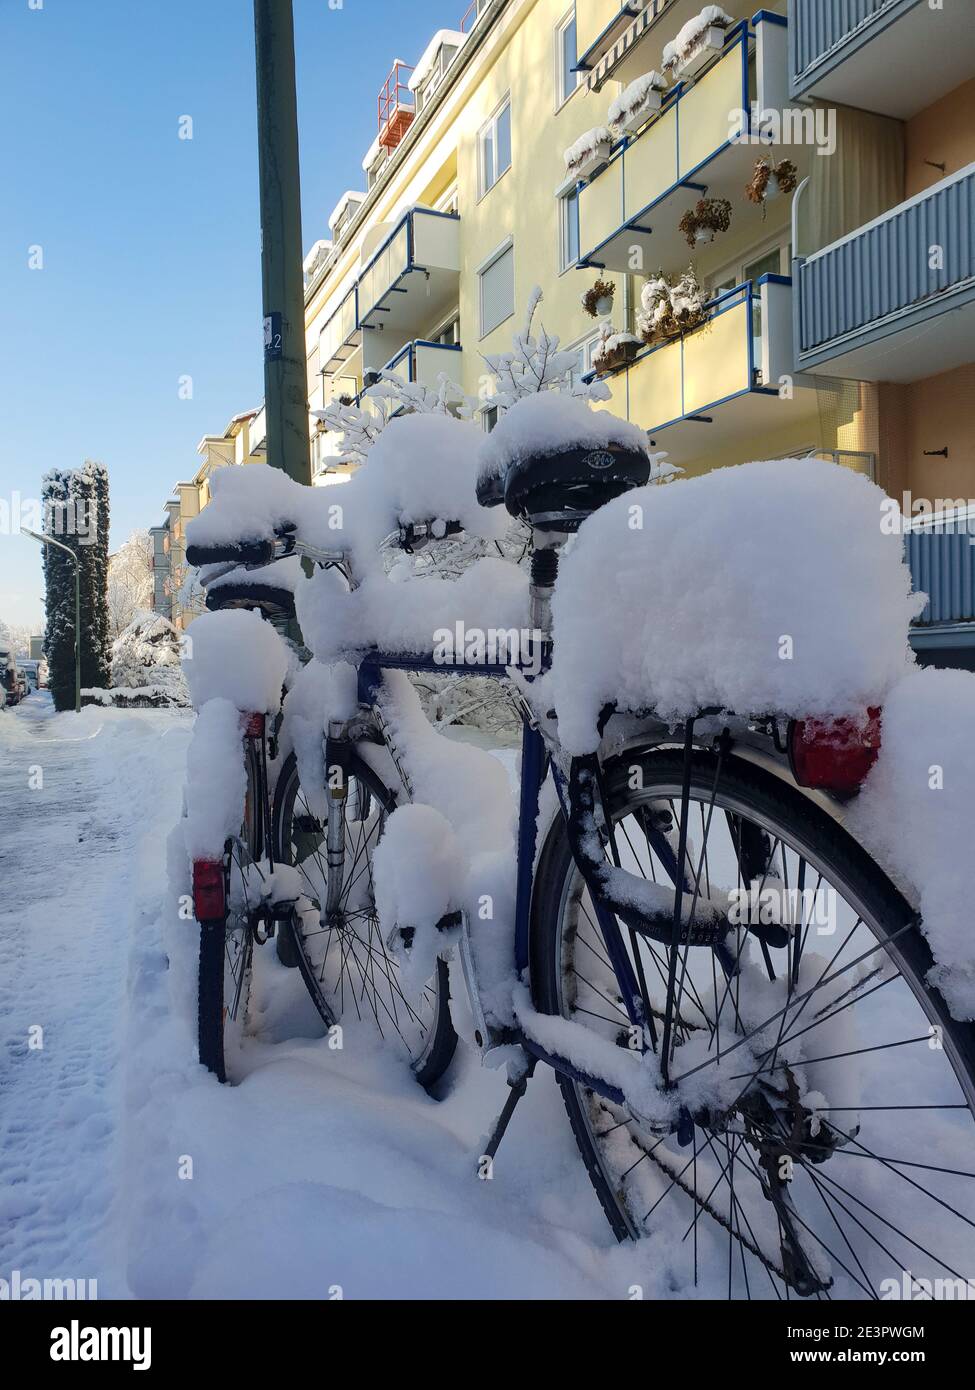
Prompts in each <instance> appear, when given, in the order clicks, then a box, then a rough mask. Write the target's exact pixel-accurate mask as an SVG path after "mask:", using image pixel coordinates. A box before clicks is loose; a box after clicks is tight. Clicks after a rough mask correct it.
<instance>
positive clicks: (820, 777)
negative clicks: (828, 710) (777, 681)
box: [789, 706, 880, 792]
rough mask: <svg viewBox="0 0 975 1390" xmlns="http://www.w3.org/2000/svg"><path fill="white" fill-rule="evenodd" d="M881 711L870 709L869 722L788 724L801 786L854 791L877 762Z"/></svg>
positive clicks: (794, 767) (792, 760)
mask: <svg viewBox="0 0 975 1390" xmlns="http://www.w3.org/2000/svg"><path fill="white" fill-rule="evenodd" d="M879 751H880V710H879V709H878V708H877V707H876V706H873V707H871V708H870V709H868V710H867V718H866V721H865V722H864V723H862V724H857V723H855V722H854V721H853V720H852V719H829V720H823V719H794V720H793V721H792V723H791V724H790V725H789V762H790V764H791V766H792V775H793V776H794V777H795V779H796V781H797V782H798V783H799V785H800V787H822V788H824V789H826V790H828V791H834V792H855V791H856V790H857V788H858V787H859V786H860V784H861V783H862V782H863V780H864V778H865V777H866V775H867V773H868V772H869V771H870V769H871V768H872V767H873V765H874V763H875V762H876V761H877V754H878V752H879Z"/></svg>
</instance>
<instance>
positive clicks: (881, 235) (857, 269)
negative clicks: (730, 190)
mask: <svg viewBox="0 0 975 1390" xmlns="http://www.w3.org/2000/svg"><path fill="white" fill-rule="evenodd" d="M799 196H801V193H800V194H797V197H799ZM932 247H939V248H940V249H941V257H942V261H943V264H942V265H941V266H940V267H939V268H937V269H931V259H932ZM793 278H794V279H795V281H796V289H797V294H798V303H797V311H796V320H795V335H796V341H795V359H796V369H797V370H799V371H811V372H817V371H822V372H828V374H829V375H830V376H841V377H852V378H854V379H856V380H858V381H901V382H904V381H915V380H917V379H918V378H919V377H926V376H934V375H936V374H937V373H939V372H944V371H949V370H950V369H951V368H952V367H957V366H960V365H961V364H962V363H965V362H971V361H972V360H973V359H975V346H973V344H975V164H969V165H967V166H966V167H965V168H964V169H960V170H959V171H958V172H957V173H955V174H951V175H949V177H948V178H945V179H942V180H941V181H940V183H936V184H935V185H934V186H933V187H932V188H929V189H926V190H925V191H924V192H923V193H919V194H918V195H917V196H916V197H914V198H910V199H908V201H907V202H905V203H899V204H898V205H897V207H894V208H891V209H890V211H889V212H886V213H884V214H882V216H880V217H877V218H875V219H874V221H872V222H868V223H867V224H866V225H865V226H863V227H860V228H858V229H857V231H855V232H851V233H850V235H849V236H845V237H842V238H841V239H840V240H839V241H835V242H833V243H832V244H831V245H829V246H826V247H824V248H823V249H822V250H821V251H817V252H815V254H814V255H811V256H808V257H801V256H800V257H797V259H796V260H795V262H794V271H793ZM939 316H941V322H939V324H938V331H937V332H936V333H932V332H930V331H926V330H925V327H924V326H925V325H927V324H928V323H929V321H930V320H932V319H934V318H937V317H939ZM921 333H923V335H924V336H923V349H921V348H919V341H918V340H919V335H920V334H921Z"/></svg>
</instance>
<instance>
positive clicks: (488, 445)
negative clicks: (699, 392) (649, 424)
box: [477, 391, 647, 484]
mask: <svg viewBox="0 0 975 1390" xmlns="http://www.w3.org/2000/svg"><path fill="white" fill-rule="evenodd" d="M611 444H616V445H619V446H620V447H621V448H624V449H635V450H637V451H638V452H641V453H645V452H646V449H647V434H646V430H641V429H640V428H639V426H638V425H633V424H631V423H630V422H629V421H628V420H621V419H619V418H618V417H617V416H616V415H612V414H610V412H609V411H608V410H591V409H590V407H589V406H588V405H587V404H586V402H585V401H584V400H580V399H578V398H576V397H573V396H567V395H564V394H562V393H560V392H556V391H540V392H539V393H538V394H537V395H535V396H525V397H523V398H522V399H521V400H519V401H518V402H517V404H516V405H514V406H512V408H511V409H510V410H508V411H507V412H506V413H505V414H504V415H502V416H501V418H500V420H499V421H498V423H497V425H496V426H495V427H494V429H493V430H492V431H491V433H490V434H489V435H488V437H487V439H485V440H484V442H483V443H482V444H481V447H480V450H479V452H478V468H477V481H478V482H479V483H482V484H483V483H486V482H488V481H489V480H492V479H496V478H497V479H500V478H503V477H504V476H505V474H506V473H507V471H508V469H509V467H510V466H511V464H513V463H516V462H517V461H518V460H519V459H521V458H524V457H525V456H526V455H528V454H533V455H537V456H547V455H549V454H558V453H561V452H562V451H563V450H570V449H598V448H607V447H608V446H609V445H611Z"/></svg>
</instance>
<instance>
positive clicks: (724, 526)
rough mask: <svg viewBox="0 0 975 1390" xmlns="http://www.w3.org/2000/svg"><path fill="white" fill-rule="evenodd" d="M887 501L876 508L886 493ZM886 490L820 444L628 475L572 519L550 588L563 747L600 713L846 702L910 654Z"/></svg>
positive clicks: (815, 711) (820, 711)
mask: <svg viewBox="0 0 975 1390" xmlns="http://www.w3.org/2000/svg"><path fill="white" fill-rule="evenodd" d="M885 504H886V507H885ZM887 509H889V501H888V499H887V497H886V494H885V493H884V492H882V491H881V489H880V488H878V487H876V486H875V485H874V484H873V483H871V482H869V481H868V480H867V479H866V478H864V477H862V476H860V475H858V474H855V473H852V472H850V471H848V470H846V469H844V468H840V467H837V465H836V464H833V463H827V462H824V461H822V460H819V459H775V460H770V461H767V462H758V463H747V464H742V465H740V466H738V467H733V468H721V469H718V470H715V471H714V472H712V473H709V474H707V475H705V476H703V477H699V478H690V479H686V480H678V481H675V482H672V483H670V484H668V485H667V486H666V487H663V488H660V487H652V486H651V487H646V488H638V489H636V490H634V491H632V492H629V493H627V494H626V495H625V496H623V497H619V498H617V499H616V500H615V501H613V502H610V503H609V504H607V505H606V506H605V507H603V508H601V509H600V510H599V511H598V512H596V513H594V514H593V515H592V516H591V517H589V519H588V520H587V521H585V522H584V523H583V525H582V527H581V529H580V531H579V534H578V537H577V538H576V540H575V542H574V544H573V545H572V547H571V549H569V550H568V551H567V552H566V554H565V556H564V558H563V562H562V566H561V572H560V575H559V581H558V585H557V588H556V592H555V596H554V598H553V602H552V611H553V619H554V637H555V655H554V659H553V665H552V673H551V693H552V696H553V703H554V704H555V707H556V709H557V710H558V715H559V732H560V738H561V740H562V743H563V746H564V747H565V748H566V749H568V750H569V751H570V752H572V753H587V752H591V751H593V750H594V749H595V748H596V747H597V746H598V743H599V736H598V733H597V728H596V724H597V719H598V716H599V712H600V710H601V709H602V708H603V706H604V705H606V704H607V703H609V702H611V701H613V702H615V703H616V706H617V708H618V709H620V710H630V711H637V710H642V709H654V710H655V711H657V712H658V713H659V714H661V715H662V716H664V717H667V718H673V719H675V720H677V719H680V718H681V717H683V716H685V715H690V714H694V713H696V712H698V711H699V710H701V709H704V708H708V707H710V706H718V707H721V708H724V709H729V710H735V711H736V712H738V713H739V714H749V713H752V714H758V713H766V712H767V713H778V714H782V715H812V716H821V717H830V716H841V715H848V716H856V717H859V716H860V715H862V711H863V710H864V708H866V707H867V706H869V705H877V704H881V703H882V702H883V697H884V695H885V694H886V692H887V691H888V690H889V689H890V688H891V686H892V685H893V684H894V683H895V682H896V681H897V680H898V679H899V678H901V677H902V676H903V675H904V674H905V673H906V671H907V670H908V669H909V667H910V666H911V665H912V664H913V657H912V655H911V654H910V649H909V647H908V641H907V634H908V625H909V623H910V621H911V619H912V618H913V617H914V616H916V615H917V613H918V612H919V611H920V606H921V605H922V604H923V598H921V597H920V596H919V595H917V594H912V593H911V576H910V571H909V570H908V568H907V565H906V564H905V562H904V554H903V543H902V539H901V537H900V536H899V535H897V534H894V533H892V530H891V529H888V528H886V527H885V526H884V524H883V523H884V520H885V512H886V510H887Z"/></svg>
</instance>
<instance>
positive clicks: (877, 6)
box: [789, 0, 924, 96]
mask: <svg viewBox="0 0 975 1390" xmlns="http://www.w3.org/2000/svg"><path fill="white" fill-rule="evenodd" d="M922 3H924V0H791V4H790V7H789V11H790V12H789V35H790V38H789V43H790V62H789V67H790V77H791V84H792V93H793V95H794V96H798V95H800V94H801V93H802V92H804V91H805V90H806V88H807V87H809V86H811V85H812V83H813V82H815V81H816V79H817V78H820V77H822V76H824V75H825V74H826V73H827V72H829V71H831V70H832V69H833V68H834V67H836V66H838V65H839V64H840V63H842V62H843V61H844V59H845V58H847V57H849V55H850V53H851V52H852V51H854V50H855V49H857V48H859V47H861V46H862V45H863V44H865V43H867V42H869V40H870V39H872V38H873V37H874V36H875V35H876V34H877V33H879V32H880V31H881V30H882V29H884V28H885V27H886V26H887V25H888V24H890V23H892V22H893V21H894V20H895V19H899V18H900V16H901V15H903V14H905V13H906V12H907V11H908V10H910V9H912V8H913V7H914V6H915V5H917V4H922Z"/></svg>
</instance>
